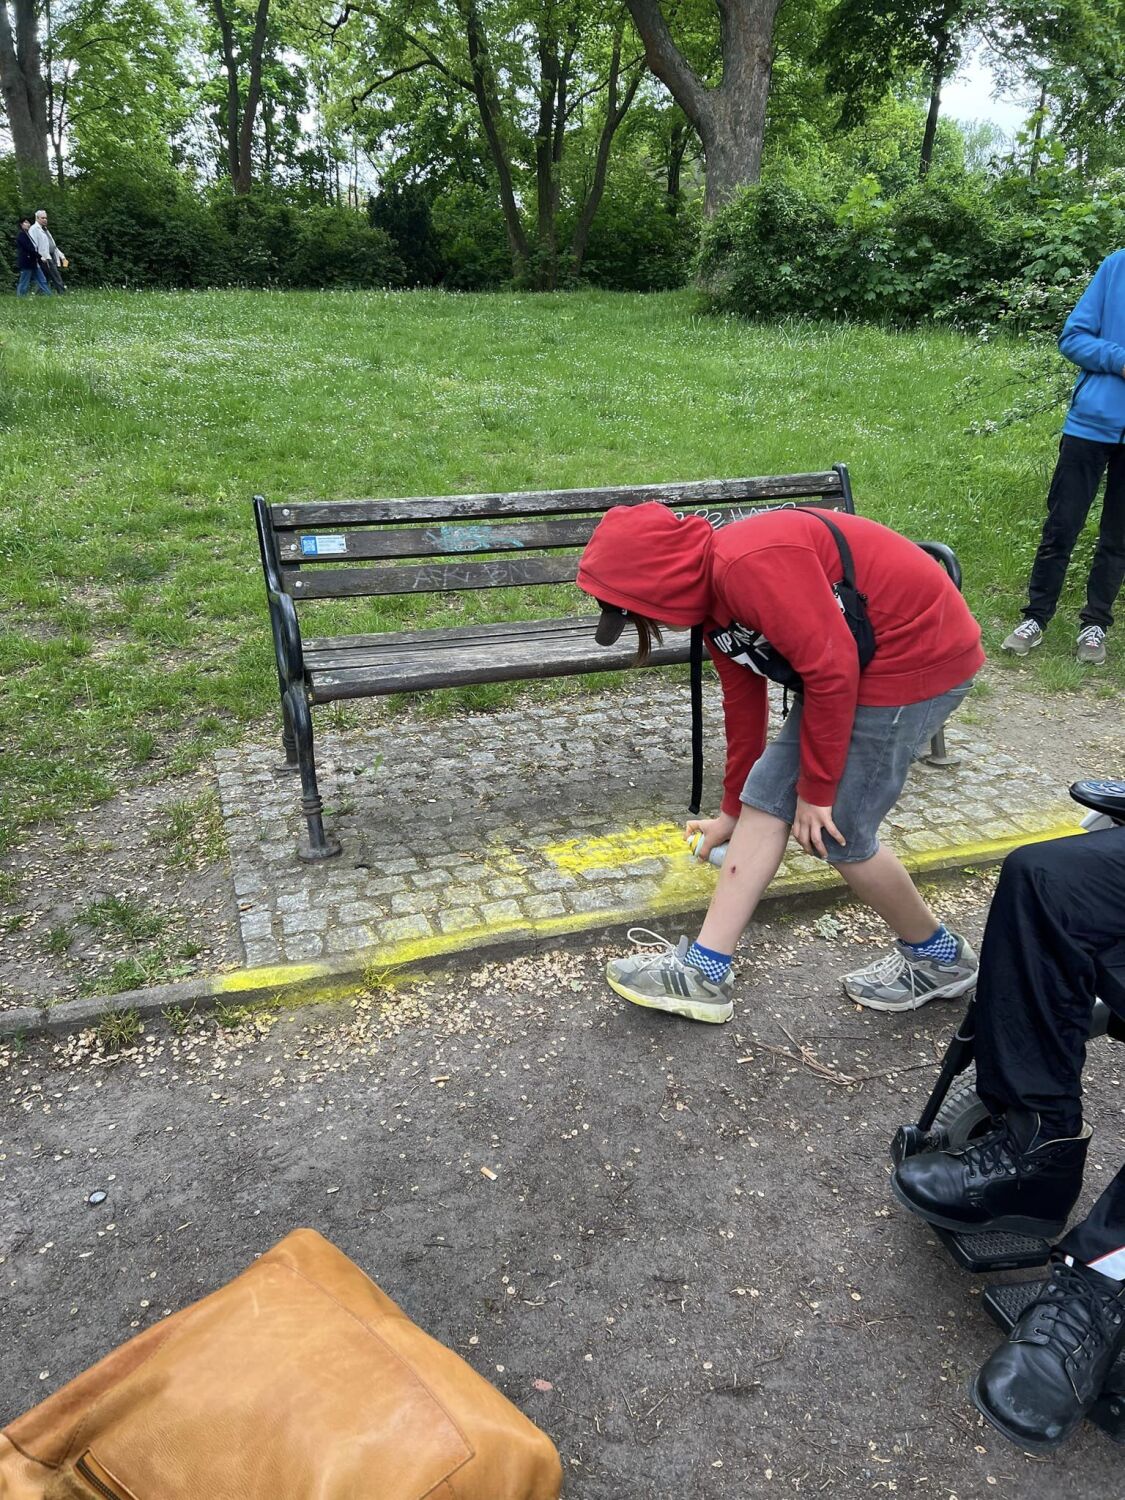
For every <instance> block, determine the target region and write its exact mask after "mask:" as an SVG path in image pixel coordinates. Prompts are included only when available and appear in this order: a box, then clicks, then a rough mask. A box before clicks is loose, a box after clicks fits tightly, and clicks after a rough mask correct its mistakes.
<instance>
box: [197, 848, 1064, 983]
mask: <svg viewBox="0 0 1125 1500" xmlns="http://www.w3.org/2000/svg"><path fill="white" fill-rule="evenodd" d="M1079 832H1081V830H1080V829H1079V828H1078V827H1077V826H1076V825H1075V824H1074V823H1066V824H1056V825H1052V826H1051V827H1048V828H1043V829H1039V830H1034V831H1031V832H1021V833H1018V834H1008V835H1005V836H1003V837H1000V838H992V839H979V840H975V841H973V842H971V843H963V844H950V845H947V846H945V847H943V848H939V849H927V850H924V851H922V852H917V853H904V854H903V856H902V859H903V863H904V864H905V865H906V867H907V869H909V870H911V871H912V872H913V873H915V874H925V873H927V872H930V871H938V870H949V869H954V870H955V869H957V868H959V867H960V866H963V865H973V864H977V865H979V864H991V863H995V862H998V861H999V860H1000V859H1002V858H1003V856H1004V855H1005V854H1008V853H1010V852H1011V850H1013V849H1016V848H1019V847H1020V846H1021V845H1023V844H1039V843H1044V842H1046V841H1047V840H1048V839H1055V838H1064V837H1069V836H1070V835H1072V834H1076V833H1079ZM658 849H659V850H660V853H659V854H657V850H658ZM641 850H644V851H645V852H644V853H641V852H639V851H641ZM544 853H546V854H547V855H548V857H550V858H551V859H552V861H554V862H555V863H556V864H558V866H559V868H563V869H565V868H567V866H566V865H565V864H563V863H562V861H564V860H566V861H571V862H572V863H571V864H570V866H569V868H571V869H572V870H574V871H576V872H577V871H580V870H583V869H598V868H604V867H605V866H607V865H610V864H612V863H614V862H615V861H616V862H620V863H621V864H631V863H634V862H636V861H637V860H638V859H651V858H654V857H660V858H665V859H667V858H668V857H669V856H670V855H674V856H675V859H674V860H672V861H671V862H670V864H669V868H668V869H667V871H666V873H665V874H664V876H663V878H662V879H661V882H660V885H659V887H658V888H657V890H656V891H655V893H654V894H652V895H651V896H649V897H648V899H647V900H646V901H645V903H644V905H643V906H642V907H636V906H633V907H620V908H610V909H602V910H599V911H592V912H569V913H565V914H562V915H559V916H551V917H525V918H523V919H521V920H520V921H518V922H515V923H507V924H505V923H503V922H482V923H479V924H477V925H476V926H473V927H467V928H462V929H461V930H460V931H458V932H449V933H434V934H431V935H430V936H428V937H424V938H410V939H404V940H402V941H400V942H396V943H387V944H379V943H373V944H372V945H371V946H370V947H369V948H363V949H358V950H357V951H355V952H354V953H352V954H349V955H348V956H347V957H346V958H343V959H341V960H339V961H338V962H337V963H305V964H273V965H266V966H263V967H261V968H253V969H240V970H237V971H235V972H233V973H229V974H222V975H219V976H217V977H216V979H215V981H214V984H215V991H216V993H223V994H237V993H239V992H245V991H257V992H259V993H260V992H261V991H263V990H272V991H274V992H275V993H276V998H277V1001H278V1002H281V1001H283V1000H284V998H285V994H286V992H299V998H300V1000H301V1001H302V1002H313V1001H317V1000H320V1001H324V1000H334V999H340V998H342V997H344V996H346V995H350V994H354V993H355V990H356V988H357V986H358V984H359V983H360V982H361V981H360V979H359V977H358V973H357V971H359V970H364V969H373V970H376V971H383V970H392V969H393V970H398V971H409V970H410V969H412V968H415V967H417V966H420V965H423V964H427V963H430V962H432V961H434V960H436V959H441V958H448V957H453V956H455V955H457V954H464V953H466V952H471V951H472V950H473V949H475V948H481V947H497V946H500V945H505V944H515V943H528V942H532V941H535V940H542V939H544V938H551V937H563V936H566V935H568V934H571V933H579V932H589V931H591V930H595V929H598V928H603V927H616V926H621V925H624V924H625V923H627V922H645V921H651V920H652V919H654V918H657V917H661V916H666V915H681V914H686V913H688V912H691V911H696V910H702V909H703V908H704V907H705V906H706V904H707V901H708V900H709V899H710V895H711V891H712V890H713V889H714V883H715V871H714V869H713V868H712V867H711V866H709V865H702V864H700V863H699V861H698V860H694V859H692V858H691V857H690V856H689V855H688V854H687V850H686V846H685V845H684V843H683V839H682V835H681V833H680V830H679V829H678V828H677V827H675V825H672V824H657V825H654V826H653V827H651V828H638V829H633V830H625V831H624V832H622V833H620V834H612V835H607V836H605V837H604V838H597V839H573V840H568V841H567V842H566V843H565V844H559V845H553V846H551V847H550V849H546V850H544ZM823 887H836V888H837V889H839V890H840V892H841V894H842V893H843V892H844V890H845V887H844V885H843V882H842V881H841V880H840V879H839V877H838V876H837V875H836V874H834V872H833V871H832V870H831V868H829V867H828V866H827V865H823V864H821V863H819V862H817V863H816V864H815V865H811V867H810V868H807V869H804V870H800V871H797V872H793V873H783V874H781V875H779V876H778V877H777V879H775V880H774V882H773V884H772V885H771V886H770V888H769V891H768V892H767V898H768V899H770V900H777V899H779V898H780V897H783V896H798V895H805V894H807V893H809V892H812V891H818V890H820V889H822V888H823ZM294 998H298V996H297V995H296V994H295V995H294Z"/></svg>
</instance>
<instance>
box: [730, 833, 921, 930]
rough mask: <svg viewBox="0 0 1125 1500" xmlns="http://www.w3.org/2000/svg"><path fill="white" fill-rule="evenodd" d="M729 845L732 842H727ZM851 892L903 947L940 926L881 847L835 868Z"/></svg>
mask: <svg viewBox="0 0 1125 1500" xmlns="http://www.w3.org/2000/svg"><path fill="white" fill-rule="evenodd" d="M731 842H732V843H733V840H732V841H731ZM836 868H837V869H838V870H839V872H840V874H841V875H842V876H843V877H844V879H845V880H846V881H847V883H848V885H849V886H851V888H852V890H853V891H854V892H855V894H856V895H857V896H858V897H859V899H860V900H861V901H863V902H865V903H866V904H867V905H868V906H870V907H871V908H872V910H873V911H877V912H878V913H879V915H880V916H881V917H882V919H883V921H884V922H886V924H887V925H888V927H890V928H892V929H893V931H894V932H895V933H896V934H897V935H898V936H899V937H900V938H902V940H903V941H904V942H906V943H924V942H925V941H926V940H927V938H931V937H933V935H934V933H935V932H936V931H937V929H938V927H939V925H940V923H939V922H938V919H937V917H935V916H934V914H933V912H932V911H931V910H930V908H929V907H928V906H927V905H926V903H925V902H924V901H923V900H922V898H921V896H920V895H919V894H918V891H917V888H916V887H915V885H914V882H913V881H912V880H911V878H910V876H909V875H908V874H907V871H906V868H905V866H904V865H902V864H901V863H900V861H899V860H898V859H897V858H896V856H895V855H893V854H892V853H891V851H890V850H889V849H888V848H887V847H886V845H885V844H882V845H880V846H879V848H878V850H877V851H876V852H875V853H874V854H873V855H872V856H871V858H870V859H864V860H859V861H857V862H856V863H854V864H842V865H837V867H836Z"/></svg>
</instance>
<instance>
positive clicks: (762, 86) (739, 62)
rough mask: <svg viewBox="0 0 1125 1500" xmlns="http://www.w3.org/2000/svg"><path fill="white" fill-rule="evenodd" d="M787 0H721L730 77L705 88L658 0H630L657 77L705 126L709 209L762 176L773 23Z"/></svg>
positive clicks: (706, 204)
mask: <svg viewBox="0 0 1125 1500" xmlns="http://www.w3.org/2000/svg"><path fill="white" fill-rule="evenodd" d="M779 3H780V0H717V4H718V7H719V18H720V32H721V41H722V52H723V81H722V83H721V84H720V85H719V87H718V88H715V89H709V88H707V87H705V85H704V84H703V83H702V81H701V80H700V78H699V77H698V75H697V74H696V73H695V71H694V70H693V69H692V67H691V66H690V64H689V63H688V62H687V60H686V59H685V57H684V55H683V53H682V52H681V51H680V50H679V48H678V47H677V46H676V43H675V41H674V40H673V38H672V33H671V32H670V31H669V30H668V24H667V22H666V21H665V19H664V15H663V13H662V11H661V9H660V5H659V0H626V4H627V6H628V8H629V14H630V15H631V16H632V17H633V24H634V25H635V26H636V28H637V30H638V32H639V33H640V35H641V39H642V41H643V42H644V44H645V56H646V58H647V61H648V65H649V67H650V68H651V69H652V71H653V73H655V74H656V76H657V78H659V79H660V80H661V82H662V83H664V84H665V85H666V86H667V88H668V89H669V90H670V92H671V94H672V97H673V98H674V99H675V100H676V103H677V104H678V105H679V106H680V108H681V109H682V110H683V112H684V114H685V115H687V117H688V119H689V120H690V121H691V123H692V124H693V125H694V126H695V128H696V130H697V131H698V132H699V136H700V139H701V140H702V142H703V154H704V157H705V160H706V166H707V188H706V192H705V195H704V200H703V211H704V213H705V214H707V215H711V214H713V213H714V212H715V210H716V209H717V208H718V207H719V206H720V204H722V203H724V202H725V201H726V200H727V199H728V198H729V197H730V195H731V194H732V193H733V192H734V191H735V190H736V189H737V188H740V187H744V186H746V185H747V184H748V183H753V182H757V180H758V175H759V173H760V171H761V165H762V140H763V137H764V135H765V128H766V103H767V100H768V99H769V89H770V76H771V74H772V72H773V28H774V21H775V19H776V16H777V10H778V5H779Z"/></svg>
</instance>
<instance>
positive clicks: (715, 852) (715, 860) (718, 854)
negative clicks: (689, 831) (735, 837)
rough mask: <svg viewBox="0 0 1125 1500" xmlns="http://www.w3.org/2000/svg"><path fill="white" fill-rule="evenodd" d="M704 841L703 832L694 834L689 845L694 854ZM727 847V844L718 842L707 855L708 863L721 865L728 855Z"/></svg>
mask: <svg viewBox="0 0 1125 1500" xmlns="http://www.w3.org/2000/svg"><path fill="white" fill-rule="evenodd" d="M702 842H703V835H702V834H701V833H696V834H694V835H693V836H692V839H691V842H690V843H689V845H688V848H689V849H690V850H691V852H692V854H695V853H696V852H697V850H698V849H699V846H700V844H702ZM727 848H728V846H727V845H726V844H716V845H715V847H714V848H713V849H712V850H711V853H710V854H709V855H708V856H707V863H708V864H709V865H716V866H718V865H721V864H722V862H723V860H724V859H726V857H727Z"/></svg>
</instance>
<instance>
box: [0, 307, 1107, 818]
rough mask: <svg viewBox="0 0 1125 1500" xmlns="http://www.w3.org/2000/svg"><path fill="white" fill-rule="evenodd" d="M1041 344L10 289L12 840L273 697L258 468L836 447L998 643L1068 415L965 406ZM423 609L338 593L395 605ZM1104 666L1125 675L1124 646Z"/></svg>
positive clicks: (621, 460) (657, 313)
mask: <svg viewBox="0 0 1125 1500" xmlns="http://www.w3.org/2000/svg"><path fill="white" fill-rule="evenodd" d="M1020 367H1021V350H1020V349H1019V347H1018V346H1016V345H1014V344H1004V343H999V344H996V343H989V344H981V343H978V342H976V341H975V340H973V339H970V338H967V337H962V336H960V335H957V334H953V333H945V332H931V331H923V332H913V333H905V334H897V333H893V332H886V331H883V330H879V329H873V328H864V327H837V326H821V325H809V326H783V327H756V326H750V325H745V324H740V323H735V322H723V321H717V320H712V319H710V318H707V317H701V316H698V315H696V314H695V312H694V304H693V301H692V299H691V297H690V296H689V295H687V294H674V295H667V296H655V297H653V296H649V297H639V296H616V295H609V294H595V293H588V294H578V295H559V296H541V297H531V296H519V295H505V296H445V295H442V294H438V293H406V294H381V293H336V294H331V295H323V294H305V293H287V294H269V293H253V292H247V293H239V292H215V293H205V294H183V295H175V294H170V295H166V294H156V293H140V294H115V293H101V294H94V295H83V294H81V293H78V294H75V295H72V296H70V297H68V298H66V299H52V300H50V301H48V300H46V299H42V300H40V299H37V298H33V299H27V300H25V301H20V302H17V301H16V300H15V299H14V298H5V299H3V300H2V301H0V499H2V501H3V504H2V506H0V556H2V558H3V571H2V573H0V848H3V847H5V846H6V845H10V843H11V842H12V840H13V839H14V838H15V837H16V836H17V833H18V830H19V828H20V827H21V826H25V825H27V824H28V823H31V822H34V821H36V820H37V819H40V818H43V817H47V816H53V815H57V814H59V813H60V812H63V811H65V810H66V809H68V808H70V807H73V806H76V805H80V804H82V803H83V802H87V801H90V800H92V799H95V798H98V797H101V796H103V795H105V794H107V793H108V792H109V791H110V790H112V788H113V787H114V786H115V785H118V784H120V783H121V781H122V779H123V778H128V777H130V776H136V775H150V774H167V773H168V772H170V771H171V772H175V771H178V770H186V769H187V768H188V767H190V766H191V765H192V764H193V763H195V761H197V760H198V758H199V756H200V755H201V754H203V753H205V752H206V751H207V750H208V749H209V748H210V746H212V745H213V744H215V743H217V742H218V741H221V740H230V739H232V738H233V737H235V736H236V735H237V734H238V733H239V729H240V726H241V725H243V724H244V723H246V722H247V721H250V720H255V719H260V717H261V716H262V714H263V713H265V712H268V711H269V709H270V708H271V706H272V705H274V704H275V703H276V679H275V678H274V675H273V667H272V655H271V649H270V644H269V631H268V628H267V621H266V612H265V607H264V600H263V595H262V584H261V577H260V573H259V569H258V562H257V552H256V545H255V542H254V538H253V530H252V524H251V516H250V507H249V497H250V495H251V494H252V493H253V492H254V491H256V490H257V491H261V492H263V493H264V494H266V495H267V496H269V497H270V498H273V499H278V498H281V497H290V498H304V499H311V498H333V497H345V496H374V495H384V496H394V495H411V494H429V493H435V494H436V493H443V492H450V493H453V492H457V491H465V490H493V489H521V488H534V489H538V488H546V487H563V486H571V485H595V484H610V483H630V482H632V483H638V482H644V481H654V482H655V481H659V480H673V479H691V478H700V477H730V476H734V475H740V474H767V473H781V472H785V471H791V470H800V469H821V468H826V467H827V466H828V465H829V464H831V463H832V462H833V461H835V460H844V461H845V462H846V463H848V464H849V466H850V467H851V471H852V478H853V483H854V488H855V494H856V502H857V508H858V509H859V510H860V511H861V512H862V513H863V514H865V515H869V516H873V517H874V518H876V519H877V520H881V521H884V522H887V523H888V524H890V525H893V526H895V527H898V528H899V529H901V530H903V531H905V532H907V533H909V534H910V535H913V536H916V537H919V538H922V537H927V538H936V539H939V540H944V541H947V542H950V543H951V544H952V545H953V546H954V547H956V549H957V550H958V552H959V553H960V555H961V558H962V561H963V563H964V567H965V578H966V591H967V594H968V596H969V599H970V602H971V603H972V605H973V607H974V609H975V610H976V611H977V613H978V615H979V616H980V617H981V619H982V621H983V623H984V625H985V634H986V642H987V644H989V645H990V646H991V647H993V648H995V647H996V645H997V644H998V641H999V639H1000V638H1001V637H1002V635H1003V633H1004V632H1005V630H1006V629H1007V628H1008V627H1009V625H1010V623H1011V621H1012V619H1013V618H1014V617H1015V615H1016V613H1017V611H1018V606H1019V604H1020V602H1021V598H1022V588H1023V583H1024V579H1025V576H1026V572H1027V569H1028V565H1029V563H1030V561H1031V557H1032V554H1033V552H1034V548H1035V543H1036V540H1037V536H1038V530H1039V525H1040V522H1041V518H1042V513H1043V503H1044V495H1045V492H1046V485H1047V480H1048V477H1049V473H1050V468H1051V465H1052V463H1053V458H1054V450H1055V441H1056V436H1055V434H1056V430H1057V425H1058V424H1057V422H1055V421H1054V420H1053V419H1051V418H1049V417H1043V418H1036V419H1035V421H1033V422H1031V423H1023V424H1017V425H1015V426H1012V427H1009V428H1005V429H1002V430H1001V431H1000V432H998V433H994V434H991V435H989V436H971V435H969V428H970V426H971V424H973V423H979V422H985V421H989V420H992V419H995V418H997V417H998V416H999V415H1000V414H1001V413H1002V412H1003V410H1004V409H1005V408H1006V407H1007V406H1009V405H1010V404H1011V403H1012V401H1013V400H1014V399H1015V397H1016V396H1017V395H1018V394H1019V392H1020V390H1021V386H1020V384H1019V381H1020V376H1019V371H1020ZM1090 542H1091V535H1090V534H1088V535H1087V537H1086V538H1084V541H1083V544H1082V546H1081V549H1080V553H1079V557H1078V559H1077V566H1076V567H1075V568H1074V569H1073V570H1072V583H1071V588H1070V592H1069V594H1068V598H1067V600H1066V601H1065V608H1066V615H1067V618H1066V619H1065V620H1062V619H1060V622H1059V628H1057V629H1056V630H1055V631H1053V632H1052V639H1051V640H1050V641H1049V642H1048V644H1046V645H1045V646H1044V647H1043V648H1042V650H1041V651H1040V653H1039V657H1038V659H1037V660H1036V662H1035V667H1034V671H1035V674H1036V680H1037V681H1040V682H1042V683H1043V684H1044V685H1047V686H1054V687H1060V686H1062V687H1065V686H1072V685H1075V684H1076V683H1077V682H1078V681H1079V679H1080V675H1081V674H1080V670H1079V669H1078V668H1077V667H1076V666H1075V665H1074V664H1073V663H1072V662H1071V661H1070V650H1071V643H1072V636H1073V628H1072V627H1073V625H1074V619H1075V616H1076V613H1077V603H1078V598H1079V589H1080V586H1081V582H1082V580H1083V577H1084V574H1083V569H1082V564H1083V563H1084V562H1088V558H1089V549H1090ZM557 602H558V607H559V609H560V612H565V610H566V609H567V608H568V607H569V605H568V604H567V603H565V602H562V601H561V600H560V601H557ZM412 604H413V601H402V600H392V601H383V602H381V603H378V604H376V603H371V604H361V605H353V606H347V607H346V608H347V610H348V611H349V618H351V619H354V620H356V621H357V622H359V621H362V622H363V623H364V624H365V625H366V627H367V628H379V626H380V624H384V623H387V624H391V625H393V623H394V621H395V620H396V618H398V617H399V615H400V614H401V612H402V611H403V610H404V609H406V608H410V607H411V606H412ZM468 607H469V609H470V610H471V609H474V608H476V607H482V608H487V607H488V606H487V604H485V603H482V601H470V604H469V606H468ZM550 607H551V608H554V607H555V605H551V606H550ZM327 608H328V609H332V610H334V609H338V608H340V607H338V606H327ZM542 608H543V601H542V598H539V599H536V600H535V601H534V604H533V606H532V613H538V612H539V611H540V610H541V609H542ZM438 619H439V617H438V616H437V615H435V616H434V617H433V620H434V621H435V622H437V621H438ZM1104 681H1105V682H1106V684H1107V685H1108V684H1109V683H1116V684H1118V685H1120V684H1121V683H1122V682H1125V662H1123V661H1120V660H1119V661H1117V662H1114V663H1113V664H1112V665H1111V668H1110V669H1109V671H1108V673H1107V675H1106V677H1105V679H1104ZM571 690H574V685H572V686H571ZM503 691H504V690H502V689H501V690H497V689H491V690H483V693H482V697H478V699H477V700H476V701H490V699H491V701H494V700H495V699H496V697H497V696H498V693H502V692H503Z"/></svg>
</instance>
